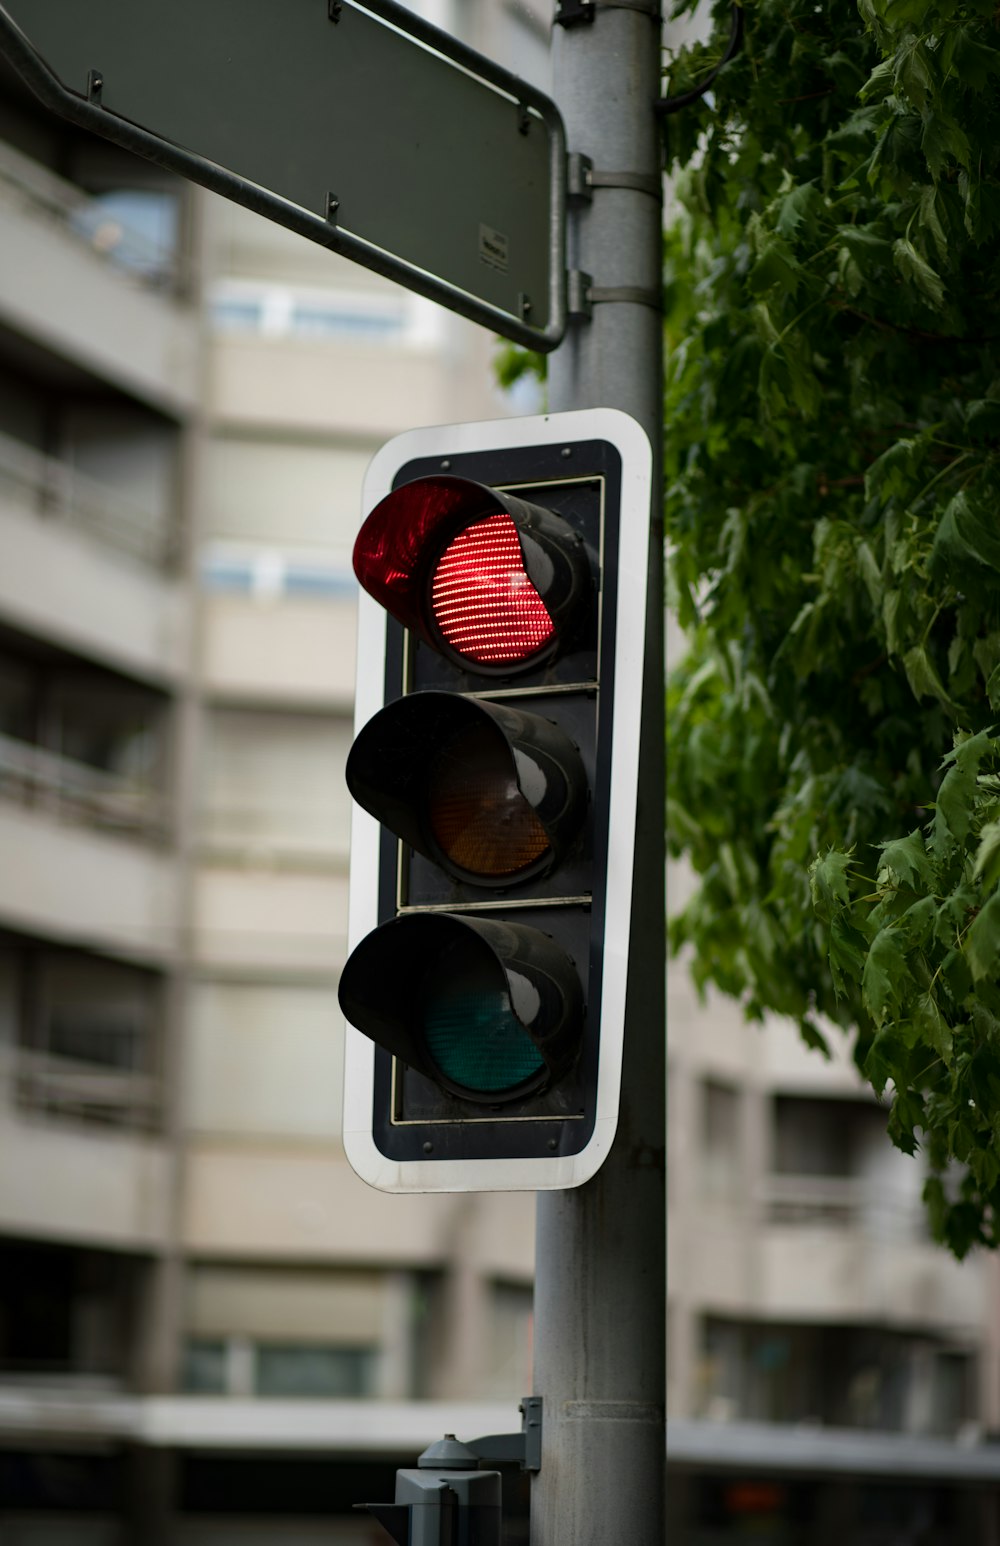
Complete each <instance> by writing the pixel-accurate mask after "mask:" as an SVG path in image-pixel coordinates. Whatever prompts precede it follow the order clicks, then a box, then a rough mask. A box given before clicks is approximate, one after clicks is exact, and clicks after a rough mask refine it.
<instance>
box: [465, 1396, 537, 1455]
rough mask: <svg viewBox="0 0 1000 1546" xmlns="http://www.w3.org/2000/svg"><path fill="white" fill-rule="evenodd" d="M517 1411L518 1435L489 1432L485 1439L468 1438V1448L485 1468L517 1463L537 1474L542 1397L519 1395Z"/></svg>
mask: <svg viewBox="0 0 1000 1546" xmlns="http://www.w3.org/2000/svg"><path fill="white" fill-rule="evenodd" d="M518 1411H519V1412H520V1414H521V1431H520V1433H488V1434H487V1435H486V1436H485V1437H484V1438H481V1439H470V1440H469V1445H468V1447H469V1449H471V1450H472V1451H473V1453H474V1454H476V1455H478V1456H479V1458H480V1460H485V1461H486V1462H487V1464H488V1465H510V1464H512V1463H513V1462H515V1461H516V1462H517V1464H518V1465H520V1467H521V1470H522V1471H540V1470H541V1469H542V1398H541V1396H522V1398H521V1402H520V1405H519V1406H518Z"/></svg>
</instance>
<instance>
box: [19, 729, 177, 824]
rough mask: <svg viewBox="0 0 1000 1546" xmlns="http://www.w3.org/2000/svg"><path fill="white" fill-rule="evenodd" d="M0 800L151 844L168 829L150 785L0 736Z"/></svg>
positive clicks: (161, 801) (162, 804)
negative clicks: (11, 801) (138, 838)
mask: <svg viewBox="0 0 1000 1546" xmlns="http://www.w3.org/2000/svg"><path fill="white" fill-rule="evenodd" d="M0 799H5V800H13V801H15V802H16V803H17V804H19V805H25V806H30V807H31V808H32V809H33V810H34V811H36V812H45V813H46V814H48V815H50V816H52V817H53V818H54V819H55V820H56V821H58V822H68V823H70V824H72V825H79V826H86V827H96V828H99V829H100V830H102V831H105V832H119V833H123V834H126V835H128V836H133V837H140V838H143V839H147V840H151V841H156V842H158V841H162V840H163V839H164V838H165V837H166V835H167V831H168V819H167V802H166V800H165V798H164V797H163V795H162V794H160V793H159V792H158V791H156V790H155V789H151V788H150V787H149V786H148V785H145V784H143V783H141V782H138V781H137V782H130V781H129V780H128V779H124V778H121V777H119V776H118V775H116V774H114V773H107V772H105V771H104V770H103V769H101V768H95V767H89V766H88V765H87V764H85V763H82V762H74V761H73V760H72V759H71V758H69V757H64V756H62V755H61V754H59V753H57V752H50V751H46V750H45V748H44V747H41V746H31V745H28V744H27V743H25V742H23V741H16V740H14V739H13V738H12V737H11V736H7V735H2V734H0Z"/></svg>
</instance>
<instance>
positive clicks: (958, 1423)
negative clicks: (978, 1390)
mask: <svg viewBox="0 0 1000 1546" xmlns="http://www.w3.org/2000/svg"><path fill="white" fill-rule="evenodd" d="M702 1349H703V1351H702V1360H701V1370H700V1374H701V1393H700V1400H699V1415H700V1416H703V1417H707V1418H709V1419H710V1420H715V1421H734V1420H742V1421H750V1422H775V1423H819V1424H823V1425H829V1426H832V1427H842V1428H866V1429H878V1430H881V1431H883V1432H901V1433H913V1434H925V1435H938V1436H945V1435H953V1434H955V1433H957V1432H958V1430H959V1429H960V1428H961V1427H962V1426H963V1424H965V1423H967V1422H968V1421H969V1420H970V1419H971V1417H972V1416H973V1414H974V1400H975V1396H974V1374H975V1362H974V1359H973V1357H972V1355H971V1354H969V1353H967V1352H965V1351H964V1350H963V1349H959V1348H954V1347H949V1346H947V1345H946V1344H945V1343H944V1342H942V1341H941V1339H940V1338H938V1337H934V1336H931V1335H926V1336H925V1335H921V1334H919V1333H912V1332H898V1331H890V1330H888V1329H885V1328H882V1327H866V1326H829V1325H826V1326H800V1325H783V1324H775V1323H770V1322H762V1321H761V1322H756V1321H729V1320H722V1319H716V1318H713V1317H708V1318H707V1319H706V1321H705V1323H704V1329H703V1341H702Z"/></svg>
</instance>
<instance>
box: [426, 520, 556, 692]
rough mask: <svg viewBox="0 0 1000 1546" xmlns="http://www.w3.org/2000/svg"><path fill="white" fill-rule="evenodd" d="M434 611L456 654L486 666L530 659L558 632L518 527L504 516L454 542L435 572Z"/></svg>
mask: <svg viewBox="0 0 1000 1546" xmlns="http://www.w3.org/2000/svg"><path fill="white" fill-rule="evenodd" d="M431 609H432V612H433V614H434V621H435V623H436V624H437V626H438V628H439V629H440V630H441V634H442V636H443V638H444V639H445V640H446V641H447V643H448V644H449V645H450V646H451V648H452V649H453V650H454V651H455V652H456V654H459V655H464V656H466V657H467V658H468V659H469V660H475V661H478V662H480V663H481V664H488V665H504V664H506V663H507V662H510V661H520V660H526V659H527V658H528V657H529V656H531V655H533V654H535V652H536V651H537V650H540V649H542V648H543V646H545V645H546V644H548V642H549V640H550V639H551V638H552V636H553V634H554V632H555V627H554V625H553V622H552V619H551V617H550V616H549V613H548V611H547V609H546V606H545V603H544V602H543V601H542V598H541V597H540V596H539V594H538V592H537V591H536V589H535V587H534V586H533V585H532V583H531V580H530V579H529V578H528V574H527V571H526V570H525V567H524V559H523V557H522V555H521V544H520V542H519V540H518V535H517V528H516V527H515V525H514V522H513V521H512V520H511V518H510V516H509V515H507V514H505V513H502V512H497V513H496V514H495V515H490V516H487V518H486V519H485V520H482V521H476V522H475V523H474V524H473V525H472V526H467V527H466V528H465V530H464V531H461V532H459V534H458V535H457V536H456V537H454V538H453V539H452V540H451V542H449V543H448V546H447V547H446V548H445V550H444V552H443V553H442V555H441V557H440V558H439V560H438V562H437V566H436V568H435V571H434V578H433V581H432V584H431Z"/></svg>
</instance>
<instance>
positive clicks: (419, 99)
mask: <svg viewBox="0 0 1000 1546" xmlns="http://www.w3.org/2000/svg"><path fill="white" fill-rule="evenodd" d="M0 55H3V56H4V57H6V59H7V60H8V62H9V63H10V64H11V65H12V66H13V68H14V69H15V70H16V71H17V72H18V74H20V75H21V77H22V78H23V79H24V80H25V82H26V83H27V85H28V86H29V87H30V88H31V89H32V90H33V91H34V92H35V94H36V95H37V96H39V97H40V98H41V99H42V101H43V102H44V103H45V104H46V106H48V107H49V108H50V109H51V110H52V111H53V112H55V113H58V114H59V115H61V116H62V117H64V118H68V119H70V120H71V121H72V122H73V123H75V124H78V125H79V126H80V127H82V128H84V129H88V130H90V131H91V132H92V133H94V134H98V135H101V136H102V137H103V138H105V139H109V140H113V141H115V142H116V143H117V144H119V145H122V146H124V147H125V149H127V150H130V151H133V152H135V153H136V154H137V155H141V156H145V157H146V158H148V159H149V160H152V161H156V162H157V163H159V164H160V165H162V166H165V167H168V168H169V169H170V170H171V171H174V172H177V173H179V174H180V175H181V176H183V177H187V178H190V179H191V180H193V181H194V182H199V183H203V184H204V185H205V187H207V188H211V189H212V190H213V191H214V192H216V193H220V194H222V195H224V196H225V197H226V198H230V199H234V200H235V201H236V202H237V203H240V204H244V205H245V206H246V207H247V208H249V209H252V210H254V211H256V212H257V213H258V214H261V215H264V216H266V217H267V218H268V219H270V220H274V221H277V222H278V223H279V224H281V225H285V226H287V227H288V228H289V229H291V230H293V231H296V232H298V233H299V234H300V235H302V236H306V237H308V238H309V239H310V240H312V241H315V242H319V243H320V244H321V245H323V246H325V247H329V248H331V249H332V250H333V251H335V252H339V253H342V254H343V255H344V256H345V257H348V258H351V259H353V260H354V261H355V262H358V263H361V264H362V265H363V266H364V267H366V268H370V269H374V270H375V271H376V272H377V273H380V274H384V275H385V276H386V277H388V278H390V279H394V280H396V281H397V282H399V283H400V284H404V285H406V286H407V287H408V288H409V289H412V290H416V291H418V292H419V293H420V294H422V295H427V296H430V297H431V298H432V299H433V300H436V301H439V302H440V303H441V304H442V305H444V306H447V307H449V308H450V309H451V310H453V311H457V312H460V313H461V314H462V315H463V316H467V317H470V318H471V319H472V320H473V321H475V322H479V323H481V324H483V325H484V326H486V327H490V328H492V329H494V330H495V331H496V332H498V333H501V334H503V336H505V337H507V338H511V339H513V340H514V341H515V342H518V343H522V344H524V345H526V346H527V347H529V348H534V349H541V350H548V349H553V348H555V346H556V345H557V344H558V342H559V340H560V338H561V337H562V334H563V332H564V329H565V321H566V317H565V255H564V217H565V204H566V189H565V163H566V146H565V135H564V132H563V127H562V121H561V119H560V117H559V113H558V110H557V109H556V107H555V104H554V103H553V102H551V101H550V100H549V98H548V97H546V96H545V95H544V94H543V93H542V92H540V91H537V90H535V88H534V87H532V86H530V85H528V83H527V82H525V81H522V80H520V79H518V77H517V76H515V75H512V74H510V73H509V72H508V71H506V70H504V69H502V68H501V67H500V66H499V65H497V64H494V63H493V62H492V61H491V60H489V59H486V58H485V57H484V56H482V55H481V54H477V53H475V52H474V51H473V50H472V49H469V48H467V47H465V45H464V44H462V43H460V42H458V40H457V39H455V38H452V37H450V36H449V35H448V34H447V33H445V32H442V31H440V30H439V29H438V28H436V27H433V26H431V25H430V23H428V22H425V21H423V20H422V18H420V17H418V16H416V15H414V14H413V12H411V11H408V10H406V9H405V8H404V7H403V6H402V5H399V4H397V3H396V0H240V3H239V4H234V3H233V0H228V3H225V0H212V3H210V4H206V3H205V0H171V3H170V4H169V5H164V4H163V3H162V0H6V4H5V5H4V6H0Z"/></svg>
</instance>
